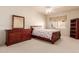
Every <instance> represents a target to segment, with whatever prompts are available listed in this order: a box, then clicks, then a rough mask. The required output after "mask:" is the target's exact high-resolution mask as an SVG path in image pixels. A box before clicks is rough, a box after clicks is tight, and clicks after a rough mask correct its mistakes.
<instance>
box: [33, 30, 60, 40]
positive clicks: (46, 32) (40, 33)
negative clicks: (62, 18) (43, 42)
mask: <svg viewBox="0 0 79 59" xmlns="http://www.w3.org/2000/svg"><path fill="white" fill-rule="evenodd" d="M57 31H59V30H57V29H34V30H33V32H32V35H36V36H40V37H45V38H47V39H49V40H51V37H52V33H53V32H57Z"/></svg>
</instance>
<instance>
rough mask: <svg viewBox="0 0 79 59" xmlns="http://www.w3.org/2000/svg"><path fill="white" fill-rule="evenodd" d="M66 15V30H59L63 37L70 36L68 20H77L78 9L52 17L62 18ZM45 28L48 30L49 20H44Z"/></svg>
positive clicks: (78, 16)
mask: <svg viewBox="0 0 79 59" xmlns="http://www.w3.org/2000/svg"><path fill="white" fill-rule="evenodd" d="M64 15H67V20H66V24H65V25H66V28H65V29H61V35H63V36H70V20H71V19H73V18H79V9H76V10H71V11H68V12H61V13H58V14H53V15H52V16H53V17H54V16H55V17H56V16H64ZM46 21H47V22H46V24H47V25H46V27H47V28H50V22H49V18H48V19H47V20H46Z"/></svg>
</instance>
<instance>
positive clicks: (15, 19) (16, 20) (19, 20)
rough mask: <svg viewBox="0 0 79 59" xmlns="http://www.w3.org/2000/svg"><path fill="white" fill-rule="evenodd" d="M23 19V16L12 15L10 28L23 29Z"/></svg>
mask: <svg viewBox="0 0 79 59" xmlns="http://www.w3.org/2000/svg"><path fill="white" fill-rule="evenodd" d="M24 25H25V19H24V17H23V16H17V15H12V28H13V29H14V28H24Z"/></svg>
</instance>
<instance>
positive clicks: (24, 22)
mask: <svg viewBox="0 0 79 59" xmlns="http://www.w3.org/2000/svg"><path fill="white" fill-rule="evenodd" d="M14 17H18V18H23V28H20V29H24V28H25V17H23V16H18V15H12V29H16V28H15V27H14V20H16V19H14Z"/></svg>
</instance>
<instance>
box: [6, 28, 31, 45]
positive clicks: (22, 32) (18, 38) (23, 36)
mask: <svg viewBox="0 0 79 59" xmlns="http://www.w3.org/2000/svg"><path fill="white" fill-rule="evenodd" d="M6 39H7V40H6V45H7V46H9V45H12V44H15V43H18V42H22V41H25V40H29V39H31V29H12V30H6Z"/></svg>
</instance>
